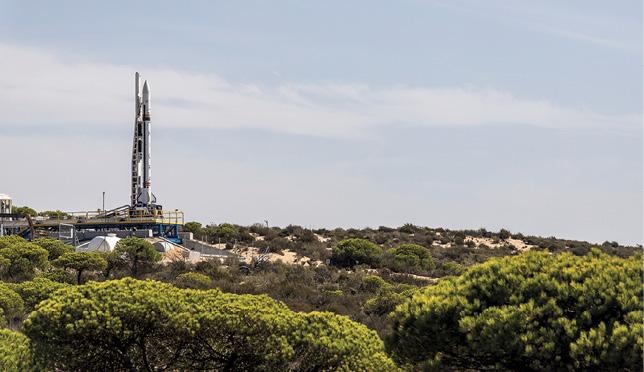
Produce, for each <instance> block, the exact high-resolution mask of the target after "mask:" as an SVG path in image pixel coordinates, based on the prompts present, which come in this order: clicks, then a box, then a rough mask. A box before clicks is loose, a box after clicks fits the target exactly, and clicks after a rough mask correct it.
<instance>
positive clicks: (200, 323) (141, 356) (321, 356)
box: [25, 278, 396, 371]
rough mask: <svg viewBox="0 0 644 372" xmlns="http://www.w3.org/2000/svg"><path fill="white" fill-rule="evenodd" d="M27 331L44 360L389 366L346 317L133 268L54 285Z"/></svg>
mask: <svg viewBox="0 0 644 372" xmlns="http://www.w3.org/2000/svg"><path fill="white" fill-rule="evenodd" d="M124 293H127V296H124V295H123V294H124ZM25 332H26V334H27V335H28V336H29V338H30V339H31V342H32V345H33V352H34V357H35V358H36V360H37V361H38V362H41V363H43V369H44V370H87V369H91V370H116V371H122V370H157V369H168V370H231V371H242V370H261V371H266V370H274V371H281V370H292V369H294V370H301V371H329V370H345V371H349V370H365V371H366V370H368V371H393V370H396V367H395V365H394V364H393V362H392V361H391V360H390V359H389V358H388V357H387V356H386V355H385V353H384V345H383V343H382V340H380V339H379V338H378V336H377V335H376V333H375V332H374V331H371V330H369V329H367V328H366V327H365V326H364V325H361V324H358V323H356V322H353V321H351V320H350V319H348V318H346V317H343V316H339V315H336V314H331V313H317V312H314V313H298V312H293V311H291V310H289V309H288V308H287V307H286V306H285V305H284V304H282V303H280V302H277V301H275V300H272V299H270V298H268V297H266V296H254V295H235V294H226V293H222V292H220V291H218V290H208V291H196V290H187V289H179V288H176V287H173V286H171V285H168V284H163V283H160V282H155V281H139V280H135V279H131V278H127V279H122V280H114V281H108V282H102V283H98V282H90V283H88V284H84V285H80V286H72V287H68V288H63V289H61V290H59V291H57V292H56V293H55V294H54V295H53V296H51V298H49V299H48V300H45V301H43V302H42V303H41V304H40V305H38V306H37V308H36V310H35V311H34V312H33V313H31V315H30V316H29V318H28V319H27V320H26V321H25Z"/></svg>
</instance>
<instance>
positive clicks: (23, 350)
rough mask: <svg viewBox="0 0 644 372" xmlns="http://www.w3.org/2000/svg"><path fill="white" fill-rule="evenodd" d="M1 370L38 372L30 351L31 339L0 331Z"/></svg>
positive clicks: (8, 371)
mask: <svg viewBox="0 0 644 372" xmlns="http://www.w3.org/2000/svg"><path fill="white" fill-rule="evenodd" d="M0 370H1V371H4V372H31V371H38V370H39V369H38V368H36V365H35V364H34V362H33V360H32V358H31V351H30V350H29V339H28V338H27V337H25V335H23V334H21V333H18V332H15V331H11V330H9V329H0Z"/></svg>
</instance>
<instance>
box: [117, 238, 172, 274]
mask: <svg viewBox="0 0 644 372" xmlns="http://www.w3.org/2000/svg"><path fill="white" fill-rule="evenodd" d="M111 256H112V258H114V259H116V261H118V263H119V264H120V265H123V266H127V267H128V268H129V270H130V273H131V275H132V276H133V277H135V278H136V277H138V276H139V274H141V273H143V272H144V271H146V270H147V269H149V268H150V267H151V266H152V265H153V264H154V263H156V262H159V261H160V260H161V254H160V253H159V252H157V250H156V249H154V246H153V245H152V244H151V243H150V242H148V241H147V240H145V239H140V238H135V237H131V238H125V239H121V240H119V242H118V243H116V247H114V251H112V253H111Z"/></svg>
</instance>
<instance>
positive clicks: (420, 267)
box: [387, 244, 434, 273]
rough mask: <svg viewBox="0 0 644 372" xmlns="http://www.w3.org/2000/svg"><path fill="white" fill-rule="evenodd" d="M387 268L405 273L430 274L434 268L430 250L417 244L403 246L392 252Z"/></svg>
mask: <svg viewBox="0 0 644 372" xmlns="http://www.w3.org/2000/svg"><path fill="white" fill-rule="evenodd" d="M388 253H389V256H390V257H389V260H388V261H389V262H388V263H387V267H389V268H390V269H391V270H394V271H397V272H404V273H428V272H429V271H431V270H432V269H433V268H434V261H433V260H432V256H431V255H430V254H429V250H428V249H427V248H425V247H423V246H420V245H417V244H401V245H399V246H398V247H397V248H394V249H392V250H390V251H389V252H388Z"/></svg>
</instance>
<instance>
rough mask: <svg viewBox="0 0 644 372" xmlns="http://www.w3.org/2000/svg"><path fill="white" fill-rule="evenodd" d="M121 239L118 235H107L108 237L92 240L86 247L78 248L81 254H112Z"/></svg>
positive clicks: (98, 237)
mask: <svg viewBox="0 0 644 372" xmlns="http://www.w3.org/2000/svg"><path fill="white" fill-rule="evenodd" d="M119 240H121V238H118V237H117V236H116V234H107V236H97V237H94V239H92V240H90V242H89V243H87V244H86V245H85V244H84V245H81V246H79V247H78V248H76V250H77V251H79V252H111V251H113V250H114V247H116V243H118V242H119Z"/></svg>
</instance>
